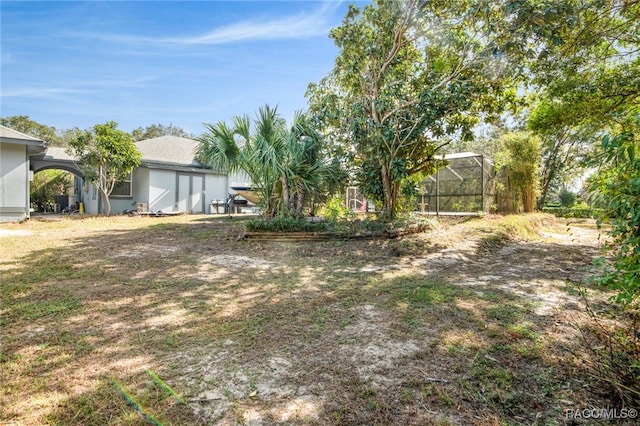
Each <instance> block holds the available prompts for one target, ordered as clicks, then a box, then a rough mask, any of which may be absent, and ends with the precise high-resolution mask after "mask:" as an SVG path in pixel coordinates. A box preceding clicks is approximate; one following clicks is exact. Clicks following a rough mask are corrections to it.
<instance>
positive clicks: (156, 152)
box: [136, 136, 203, 167]
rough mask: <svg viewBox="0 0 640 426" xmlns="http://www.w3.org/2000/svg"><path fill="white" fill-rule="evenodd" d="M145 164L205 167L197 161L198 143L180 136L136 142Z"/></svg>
mask: <svg viewBox="0 0 640 426" xmlns="http://www.w3.org/2000/svg"><path fill="white" fill-rule="evenodd" d="M136 145H137V147H138V150H140V153H141V154H142V162H143V163H158V164H167V165H180V166H191V167H203V165H202V164H200V163H199V162H198V161H197V160H196V158H195V157H196V155H195V151H196V148H197V146H198V142H197V141H194V140H193V139H188V138H181V137H178V136H160V137H158V138H153V139H147V140H144V141H140V142H136Z"/></svg>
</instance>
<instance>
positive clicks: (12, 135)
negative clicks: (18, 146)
mask: <svg viewBox="0 0 640 426" xmlns="http://www.w3.org/2000/svg"><path fill="white" fill-rule="evenodd" d="M0 138H2V139H16V140H22V141H28V142H36V143H38V142H39V143H44V141H42V140H40V139H38V138H34V137H33V136H29V135H25V134H24V133H20V132H18V131H17V130H13V129H10V128H9V127H5V126H3V125H0Z"/></svg>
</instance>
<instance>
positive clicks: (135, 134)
mask: <svg viewBox="0 0 640 426" xmlns="http://www.w3.org/2000/svg"><path fill="white" fill-rule="evenodd" d="M160 136H179V137H181V138H189V137H192V136H191V135H190V134H189V133H187V132H185V131H184V130H183V129H182V128H180V127H178V126H174V125H173V124H170V125H168V126H165V125H162V124H160V123H158V124H152V125H150V126H147V127H145V128H144V129H143V128H142V127H138V128H137V129H133V131H131V137H132V138H133V140H134V141H136V142H137V141H143V140H146V139H153V138H158V137H160Z"/></svg>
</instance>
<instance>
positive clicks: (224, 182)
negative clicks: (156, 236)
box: [32, 136, 244, 214]
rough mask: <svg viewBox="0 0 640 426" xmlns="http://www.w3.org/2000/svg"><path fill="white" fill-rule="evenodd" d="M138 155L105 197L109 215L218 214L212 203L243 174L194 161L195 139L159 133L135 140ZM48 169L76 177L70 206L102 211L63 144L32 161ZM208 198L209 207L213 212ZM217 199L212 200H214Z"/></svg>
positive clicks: (220, 200)
mask: <svg viewBox="0 0 640 426" xmlns="http://www.w3.org/2000/svg"><path fill="white" fill-rule="evenodd" d="M136 145H137V147H138V150H139V151H140V153H141V154H142V162H141V165H140V167H138V168H136V169H135V170H134V171H133V172H132V173H131V176H130V178H129V179H127V180H125V181H123V182H121V184H120V185H118V186H117V187H116V188H115V189H114V191H113V193H112V194H111V197H110V202H111V213H112V214H118V213H121V212H123V211H126V210H138V211H146V212H163V213H175V212H186V213H196V214H197V213H217V212H219V213H223V212H224V207H223V206H222V207H219V208H218V209H216V207H215V205H216V204H222V203H223V202H224V201H225V200H227V198H228V196H229V193H233V190H231V185H233V183H234V182H237V181H243V178H244V176H228V175H227V174H224V173H220V172H218V171H216V170H213V169H211V168H210V167H208V166H205V165H203V164H201V163H200V162H198V161H197V160H196V158H195V149H196V147H197V146H198V142H197V141H195V140H193V139H188V138H182V137H177V136H161V137H158V138H153V139H147V140H144V141H139V142H136ZM47 168H49V169H50V168H55V169H62V170H66V171H70V172H72V173H74V174H75V175H76V177H77V179H76V181H79V183H78V182H77V183H76V185H74V189H73V192H74V193H73V194H70V195H69V197H70V204H73V203H74V202H82V203H83V205H84V210H85V212H86V213H89V214H95V213H98V212H100V211H101V207H102V206H101V200H100V196H99V193H98V190H97V189H96V188H95V186H93V185H91V184H88V183H86V182H84V181H83V180H82V172H81V170H80V169H79V168H78V166H77V165H76V161H75V159H74V158H72V157H70V156H69V155H68V154H67V153H66V152H65V149H64V148H59V147H50V148H48V149H47V150H46V153H45V154H44V155H43V156H42V157H41V159H38V160H36V161H33V162H32V169H33V170H34V171H35V172H38V171H40V170H44V169H47ZM212 202H213V205H214V207H213V211H212ZM216 202H217V203H216Z"/></svg>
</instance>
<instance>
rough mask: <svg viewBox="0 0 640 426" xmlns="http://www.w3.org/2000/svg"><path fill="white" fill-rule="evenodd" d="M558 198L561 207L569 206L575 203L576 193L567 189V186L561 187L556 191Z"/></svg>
mask: <svg viewBox="0 0 640 426" xmlns="http://www.w3.org/2000/svg"><path fill="white" fill-rule="evenodd" d="M558 199H559V200H560V204H561V205H562V207H571V206H573V205H574V204H575V203H576V194H575V193H573V192H571V191H569V190H568V189H567V188H562V190H560V192H559V193H558Z"/></svg>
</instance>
